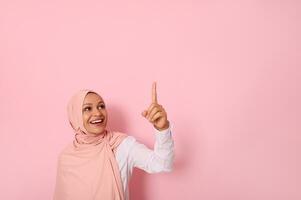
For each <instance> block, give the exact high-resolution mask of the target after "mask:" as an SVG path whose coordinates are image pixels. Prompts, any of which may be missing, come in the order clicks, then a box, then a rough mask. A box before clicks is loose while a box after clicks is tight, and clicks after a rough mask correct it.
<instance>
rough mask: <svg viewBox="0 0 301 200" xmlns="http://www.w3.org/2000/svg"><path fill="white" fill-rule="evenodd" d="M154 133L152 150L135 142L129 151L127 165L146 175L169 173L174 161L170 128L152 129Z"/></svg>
mask: <svg viewBox="0 0 301 200" xmlns="http://www.w3.org/2000/svg"><path fill="white" fill-rule="evenodd" d="M154 131H155V139H156V141H155V145H154V150H151V149H149V148H148V147H146V146H145V145H144V144H142V143H139V142H137V141H136V140H135V141H134V142H133V143H132V145H131V147H130V149H129V155H128V156H129V157H128V159H129V160H128V161H129V164H130V166H131V167H137V168H140V169H142V170H144V171H146V172H148V173H159V172H170V171H172V167H173V160H174V141H173V139H172V133H171V126H169V127H168V128H167V129H165V130H163V131H159V130H157V129H156V128H154Z"/></svg>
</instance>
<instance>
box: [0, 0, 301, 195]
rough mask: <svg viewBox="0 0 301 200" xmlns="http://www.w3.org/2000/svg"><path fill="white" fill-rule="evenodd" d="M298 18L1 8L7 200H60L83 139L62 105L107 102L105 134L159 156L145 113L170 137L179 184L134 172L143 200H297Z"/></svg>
mask: <svg viewBox="0 0 301 200" xmlns="http://www.w3.org/2000/svg"><path fill="white" fill-rule="evenodd" d="M300 9H301V4H300V3H299V2H298V1H297V0H296V1H285V0H282V1H268V0H266V1H255V0H254V1H205V0H204V1H185V0H177V1H167V0H164V1H162V0H161V1H147V2H142V1H133V0H132V1H118V2H116V1H106V2H105V1H71V0H70V1H53V0H48V1H38V0H35V1H33V0H31V1H21V0H19V1H17V0H2V1H1V2H0V67H1V68H0V91H1V104H0V110H1V118H0V121H1V122H0V123H1V124H0V125H1V134H0V158H1V164H0V177H1V179H0V186H1V192H0V199H1V200H2V199H3V200H17V199H18V200H19V199H23V200H24V199H26V200H44V199H45V200H46V199H52V194H53V190H54V183H55V173H56V158H57V155H58V153H59V152H60V150H61V149H62V148H63V147H64V146H65V145H66V144H67V143H68V142H70V141H71V140H72V139H73V132H72V129H71V127H70V126H69V124H68V121H67V113H66V104H67V102H68V100H69V98H70V97H71V95H72V94H73V93H74V92H76V91H77V90H79V89H81V88H90V89H94V90H96V91H98V92H99V93H100V94H101V95H102V96H103V98H104V100H105V101H106V103H107V106H108V109H109V117H110V119H109V127H110V128H111V129H114V130H119V131H123V132H126V133H128V134H130V135H133V136H135V137H136V138H137V139H138V140H139V141H141V142H143V143H145V144H147V145H148V146H150V147H151V146H152V144H153V140H154V135H153V131H152V127H151V124H150V123H148V122H147V121H146V120H145V119H144V118H143V117H142V116H141V114H140V113H141V111H143V109H145V108H147V107H148V105H149V104H150V101H151V83H152V81H154V80H156V81H157V89H158V100H159V103H161V104H162V105H163V106H164V107H165V109H166V110H167V112H168V116H169V119H170V121H171V122H172V123H173V124H174V132H173V134H174V139H175V147H176V160H175V165H174V171H173V172H172V173H168V174H155V175H149V174H146V173H144V172H142V171H140V170H135V174H134V176H133V179H132V183H131V187H132V188H131V196H132V199H133V200H140V199H146V200H153V199H156V200H157V199H174V200H180V199H181V200H182V199H187V200H188V199H189V200H190V199H204V200H288V199H289V200H297V199H301V172H300V167H301V166H300V164H301V158H300V151H301V136H300V133H301V123H300V117H301V116H300V113H301V106H300V102H301V95H300V94H301V92H300V91H301V90H300V89H301V88H300V86H301V81H300V78H301V77H300V75H301V69H300V67H301V65H300V64H301V56H300V53H301V48H300V46H301V43H300V42H301V41H300V35H301V31H300V25H301V17H300Z"/></svg>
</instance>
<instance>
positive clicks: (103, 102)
mask: <svg viewBox="0 0 301 200" xmlns="http://www.w3.org/2000/svg"><path fill="white" fill-rule="evenodd" d="M99 103H104V102H103V101H99V102H98V103H97V104H99ZM84 105H92V103H85V104H84ZM84 105H83V106H84Z"/></svg>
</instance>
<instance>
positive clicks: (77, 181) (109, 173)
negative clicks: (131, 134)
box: [54, 90, 127, 200]
mask: <svg viewBox="0 0 301 200" xmlns="http://www.w3.org/2000/svg"><path fill="white" fill-rule="evenodd" d="M90 92H92V93H95V92H93V91H91V90H81V91H79V92H78V93H76V94H75V95H74V96H73V97H72V98H71V100H70V102H69V104H68V117H69V122H70V124H71V126H72V128H73V129H74V132H75V139H74V141H73V142H72V143H71V144H70V145H68V146H67V147H66V148H65V149H64V150H63V151H62V152H61V154H60V155H59V159H58V168H57V178H56V186H55V192H54V200H124V192H123V186H122V181H121V177H120V172H119V168H118V164H117V161H116V159H115V151H116V148H117V147H118V145H119V144H120V143H121V142H122V140H123V139H124V138H125V137H127V135H126V134H123V133H120V132H112V131H108V130H107V129H105V130H104V131H103V132H102V133H101V134H98V135H95V134H92V133H89V132H88V131H87V130H86V129H85V128H84V125H83V118H82V105H83V102H84V99H85V97H86V95H87V94H88V93H90ZM96 94H97V93H96Z"/></svg>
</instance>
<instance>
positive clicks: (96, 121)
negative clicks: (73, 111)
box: [91, 119, 103, 124]
mask: <svg viewBox="0 0 301 200" xmlns="http://www.w3.org/2000/svg"><path fill="white" fill-rule="evenodd" d="M102 121H103V120H102V119H98V120H94V121H91V123H92V124H96V123H101V122H102Z"/></svg>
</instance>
